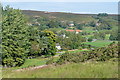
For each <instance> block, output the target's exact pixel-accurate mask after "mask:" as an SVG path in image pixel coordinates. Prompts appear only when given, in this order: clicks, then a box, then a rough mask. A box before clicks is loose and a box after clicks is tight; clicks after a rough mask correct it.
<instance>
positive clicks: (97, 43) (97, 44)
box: [84, 40, 112, 47]
mask: <svg viewBox="0 0 120 80" xmlns="http://www.w3.org/2000/svg"><path fill="white" fill-rule="evenodd" d="M110 43H112V41H106V40H97V41H95V42H84V44H89V45H92V46H95V47H104V46H107V45H109V44H110Z"/></svg>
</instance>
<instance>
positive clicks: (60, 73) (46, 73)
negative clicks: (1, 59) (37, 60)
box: [3, 61, 118, 78]
mask: <svg viewBox="0 0 120 80" xmlns="http://www.w3.org/2000/svg"><path fill="white" fill-rule="evenodd" d="M3 77H4V78H118V63H117V62H111V61H107V62H86V63H77V64H76V63H71V64H64V65H58V66H54V65H50V66H48V67H45V68H42V69H35V70H24V71H20V72H19V71H12V70H7V71H3Z"/></svg>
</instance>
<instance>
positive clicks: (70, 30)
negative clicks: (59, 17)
mask: <svg viewBox="0 0 120 80" xmlns="http://www.w3.org/2000/svg"><path fill="white" fill-rule="evenodd" d="M66 31H70V32H73V31H76V32H82V30H72V29H67V30H66Z"/></svg>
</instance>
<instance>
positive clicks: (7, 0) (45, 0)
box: [1, 0, 119, 2]
mask: <svg viewBox="0 0 120 80" xmlns="http://www.w3.org/2000/svg"><path fill="white" fill-rule="evenodd" d="M1 1H2V2H119V0H1Z"/></svg>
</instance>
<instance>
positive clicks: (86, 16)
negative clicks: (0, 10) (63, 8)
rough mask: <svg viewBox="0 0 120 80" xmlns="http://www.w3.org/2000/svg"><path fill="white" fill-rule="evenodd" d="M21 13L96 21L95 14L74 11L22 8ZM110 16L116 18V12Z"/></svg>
mask: <svg viewBox="0 0 120 80" xmlns="http://www.w3.org/2000/svg"><path fill="white" fill-rule="evenodd" d="M22 12H23V14H25V15H27V16H29V17H46V18H50V19H57V20H61V21H65V20H68V21H71V20H72V21H75V22H77V23H86V22H90V21H96V19H95V18H93V16H96V15H97V14H75V13H65V12H46V11H34V10H22ZM109 16H110V17H113V18H115V19H117V15H116V14H110V15H109Z"/></svg>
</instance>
